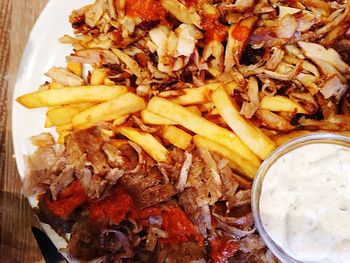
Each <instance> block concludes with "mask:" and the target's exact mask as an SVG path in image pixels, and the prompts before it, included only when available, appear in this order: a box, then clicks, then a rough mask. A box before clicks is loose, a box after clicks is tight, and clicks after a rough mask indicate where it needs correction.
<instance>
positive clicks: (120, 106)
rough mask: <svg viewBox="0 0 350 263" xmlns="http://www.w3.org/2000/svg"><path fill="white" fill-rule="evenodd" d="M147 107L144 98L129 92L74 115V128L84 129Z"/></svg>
mask: <svg viewBox="0 0 350 263" xmlns="http://www.w3.org/2000/svg"><path fill="white" fill-rule="evenodd" d="M145 107H146V103H145V101H144V99H143V98H141V97H139V96H137V95H135V94H134V93H129V92H128V93H125V94H122V95H120V96H118V97H116V98H114V99H112V100H110V101H106V102H104V103H101V104H98V105H96V106H93V107H91V108H88V109H86V110H84V111H82V112H80V113H78V114H77V115H75V116H74V117H73V121H72V123H73V126H74V128H77V129H82V128H85V127H91V125H94V124H95V123H97V122H100V121H111V120H115V119H118V118H120V117H123V116H125V115H128V114H130V113H133V112H137V111H140V110H142V109H144V108H145Z"/></svg>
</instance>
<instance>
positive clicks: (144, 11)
mask: <svg viewBox="0 0 350 263" xmlns="http://www.w3.org/2000/svg"><path fill="white" fill-rule="evenodd" d="M166 14H167V11H166V10H165V9H164V7H163V6H162V4H161V2H160V1H159V0H126V15H127V16H130V17H139V18H141V19H142V20H146V21H150V20H157V19H160V20H162V21H164V20H165V16H166Z"/></svg>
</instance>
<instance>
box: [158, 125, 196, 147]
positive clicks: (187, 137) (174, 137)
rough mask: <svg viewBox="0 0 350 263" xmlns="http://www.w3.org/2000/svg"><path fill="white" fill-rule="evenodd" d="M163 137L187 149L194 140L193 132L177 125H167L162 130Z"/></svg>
mask: <svg viewBox="0 0 350 263" xmlns="http://www.w3.org/2000/svg"><path fill="white" fill-rule="evenodd" d="M162 137H163V138H164V139H166V140H168V141H169V142H170V143H171V144H173V145H175V146H176V147H179V148H181V149H183V150H186V149H187V148H188V147H189V146H190V145H191V141H192V136H191V134H188V133H187V132H185V131H184V130H182V129H179V128H177V127H176V126H165V127H164V128H163V130H162Z"/></svg>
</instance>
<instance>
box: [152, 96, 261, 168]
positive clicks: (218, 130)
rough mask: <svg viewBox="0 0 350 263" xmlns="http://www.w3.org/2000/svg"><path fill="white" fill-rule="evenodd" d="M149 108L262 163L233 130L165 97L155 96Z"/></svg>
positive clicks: (242, 155) (253, 162) (251, 160)
mask: <svg viewBox="0 0 350 263" xmlns="http://www.w3.org/2000/svg"><path fill="white" fill-rule="evenodd" d="M147 110H149V111H151V112H153V113H156V114H159V115H161V116H163V117H165V118H168V119H170V120H172V121H174V122H176V123H177V124H179V125H182V126H184V127H185V128H187V129H188V130H191V131H193V132H194V133H197V134H199V135H201V136H203V137H206V138H208V139H211V140H212V141H215V142H217V143H219V144H221V145H224V146H226V147H228V148H229V149H231V150H232V151H233V152H234V153H236V154H237V155H239V156H241V157H242V159H243V158H244V159H248V160H250V162H252V164H253V165H254V166H256V167H257V166H259V165H260V163H261V161H260V159H259V158H258V157H257V156H256V155H255V154H254V153H253V152H252V151H251V150H250V149H249V148H248V147H247V146H246V145H245V144H244V143H243V142H242V141H241V140H240V139H239V138H238V137H237V136H236V135H235V134H234V133H233V132H230V131H228V130H226V129H224V128H222V127H220V126H218V125H216V124H214V123H212V122H210V121H208V120H206V119H205V118H203V117H201V116H197V115H196V114H194V113H192V112H190V111H189V110H188V109H186V108H185V107H182V106H180V105H178V104H176V103H173V102H171V101H169V100H166V99H163V98H159V97H153V98H152V99H151V100H150V101H149V103H148V106H147Z"/></svg>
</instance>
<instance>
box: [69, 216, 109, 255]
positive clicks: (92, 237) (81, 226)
mask: <svg viewBox="0 0 350 263" xmlns="http://www.w3.org/2000/svg"><path fill="white" fill-rule="evenodd" d="M98 236H99V229H98V228H97V227H92V226H91V225H90V224H89V223H88V221H78V222H77V223H76V224H75V225H74V227H73V229H72V233H71V238H70V240H69V243H68V251H69V253H70V255H71V256H72V257H75V258H77V259H82V260H91V259H94V258H97V257H98V256H100V255H101V253H102V250H100V248H99V247H98Z"/></svg>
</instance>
